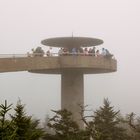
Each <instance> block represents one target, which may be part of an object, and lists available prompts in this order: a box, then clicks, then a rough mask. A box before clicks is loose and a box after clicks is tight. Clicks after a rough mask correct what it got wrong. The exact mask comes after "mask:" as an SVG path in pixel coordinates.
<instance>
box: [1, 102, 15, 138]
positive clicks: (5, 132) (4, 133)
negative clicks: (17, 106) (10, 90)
mask: <svg viewBox="0 0 140 140" xmlns="http://www.w3.org/2000/svg"><path fill="white" fill-rule="evenodd" d="M11 106H12V104H10V105H7V101H6V100H5V103H4V104H1V105H0V139H2V140H4V139H5V137H8V136H9V135H10V134H11V133H10V127H11V122H10V121H8V120H6V115H7V113H8V111H10V110H11Z"/></svg>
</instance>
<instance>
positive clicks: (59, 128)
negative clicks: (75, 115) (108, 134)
mask: <svg viewBox="0 0 140 140" xmlns="http://www.w3.org/2000/svg"><path fill="white" fill-rule="evenodd" d="M53 112H54V113H55V116H54V117H52V118H51V119H50V120H49V123H48V126H49V128H50V129H52V130H53V131H54V134H47V135H46V137H45V138H44V139H46V140H87V139H85V137H84V131H83V133H82V131H81V130H80V129H79V127H78V124H77V123H76V122H75V121H73V120H72V116H71V115H72V113H71V112H69V111H67V110H66V109H64V110H59V111H53Z"/></svg>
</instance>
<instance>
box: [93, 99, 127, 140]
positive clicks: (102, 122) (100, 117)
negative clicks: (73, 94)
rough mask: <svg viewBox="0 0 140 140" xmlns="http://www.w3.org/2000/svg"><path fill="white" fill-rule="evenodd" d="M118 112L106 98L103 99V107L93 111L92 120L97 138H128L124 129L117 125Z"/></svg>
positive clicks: (102, 139) (111, 139)
mask: <svg viewBox="0 0 140 140" xmlns="http://www.w3.org/2000/svg"><path fill="white" fill-rule="evenodd" d="M118 113H119V111H114V108H113V107H112V106H110V102H109V101H108V99H104V104H103V107H100V108H99V109H98V110H96V111H95V112H94V120H93V121H94V126H95V130H96V131H97V132H98V134H99V136H98V139H99V140H125V139H127V140H128V137H127V135H126V133H125V130H124V129H123V128H121V127H119V120H118V119H117V115H118ZM95 139H96V138H95Z"/></svg>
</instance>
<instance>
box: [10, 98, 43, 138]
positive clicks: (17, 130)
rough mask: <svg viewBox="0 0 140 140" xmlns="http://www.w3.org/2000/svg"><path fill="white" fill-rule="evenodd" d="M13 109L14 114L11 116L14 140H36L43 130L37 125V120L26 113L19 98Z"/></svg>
mask: <svg viewBox="0 0 140 140" xmlns="http://www.w3.org/2000/svg"><path fill="white" fill-rule="evenodd" d="M14 110H15V114H14V115H11V118H12V122H13V131H14V136H13V137H14V138H15V140H38V139H39V138H40V137H41V136H42V135H43V130H42V129H41V128H39V127H38V125H39V121H38V120H32V117H31V116H27V115H26V113H25V111H24V105H22V104H21V101H20V100H19V101H18V102H17V105H16V108H15V109H14Z"/></svg>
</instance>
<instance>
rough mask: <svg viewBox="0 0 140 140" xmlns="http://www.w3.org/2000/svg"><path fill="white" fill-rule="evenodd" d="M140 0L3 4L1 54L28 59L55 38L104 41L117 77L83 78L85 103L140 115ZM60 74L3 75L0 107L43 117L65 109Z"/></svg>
mask: <svg viewBox="0 0 140 140" xmlns="http://www.w3.org/2000/svg"><path fill="white" fill-rule="evenodd" d="M139 7H140V2H139V0H117V1H114V0H106V1H102V0H59V1H58V0H12V1H9V0H4V1H3V0H0V54H25V53H27V52H28V51H30V50H31V49H32V48H36V47H37V46H41V47H42V48H43V49H44V50H47V47H46V46H43V45H41V44H40V42H41V40H43V39H46V38H50V37H61V36H71V35H72V33H73V35H74V36H83V37H94V38H99V39H103V40H104V44H103V45H101V46H98V47H97V48H99V49H101V48H102V47H104V48H107V49H109V50H110V52H112V53H113V54H114V55H115V58H116V59H117V62H118V68H117V72H115V73H109V74H95V75H85V76H84V79H85V80H84V83H85V86H84V92H85V104H88V105H89V106H90V107H91V108H93V109H96V108H98V107H99V106H100V105H102V102H103V99H104V98H108V99H109V100H110V101H111V103H112V105H113V106H114V107H115V109H116V110H118V109H119V110H121V112H122V113H123V114H127V113H129V112H132V111H133V112H135V113H136V114H137V115H140V111H139V107H140V102H139V100H140V84H139V83H140V73H139V72H140V61H139V54H140V41H139V40H140V8H139ZM60 84H61V83H60V75H47V74H46V75H43V74H33V73H28V72H11V73H0V102H4V100H5V99H7V100H8V102H9V103H14V104H16V102H17V100H18V98H20V99H21V100H22V102H23V103H24V104H26V110H27V112H29V114H30V115H33V116H35V117H37V118H41V119H42V118H44V116H45V115H46V114H51V111H50V110H51V109H60V92H61V89H60V87H61V86H60Z"/></svg>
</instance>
